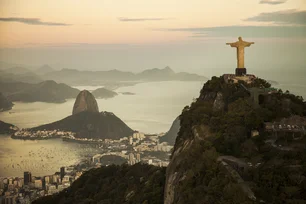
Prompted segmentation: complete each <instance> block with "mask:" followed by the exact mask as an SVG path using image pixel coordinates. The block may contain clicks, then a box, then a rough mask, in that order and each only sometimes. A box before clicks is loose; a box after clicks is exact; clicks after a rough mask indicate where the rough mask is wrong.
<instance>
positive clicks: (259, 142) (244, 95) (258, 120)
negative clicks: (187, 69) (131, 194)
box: [165, 77, 306, 204]
mask: <svg viewBox="0 0 306 204" xmlns="http://www.w3.org/2000/svg"><path fill="white" fill-rule="evenodd" d="M270 87H271V85H270V84H269V83H267V82H266V81H265V80H262V79H256V80H255V81H254V82H253V83H251V84H246V83H245V82H243V81H240V83H236V84H235V83H225V81H224V79H223V77H220V78H218V77H213V78H212V80H210V81H208V82H207V83H206V84H205V85H204V87H203V89H202V90H201V94H200V97H199V98H198V99H197V100H196V101H195V102H193V103H192V104H191V105H190V106H186V107H185V108H184V110H183V112H182V114H181V116H180V120H181V129H180V131H179V134H178V137H177V140H176V144H175V147H174V151H173V154H172V160H171V162H170V164H169V166H168V168H167V181H166V187H165V188H166V190H165V203H167V204H168V203H169V204H170V203H182V204H183V203H190V202H193V203H254V202H260V201H261V202H266V203H305V200H306V196H305V195H306V177H305V176H306V168H305V165H306V138H304V137H303V136H304V134H305V131H304V132H303V128H305V127H306V123H299V122H294V121H295V120H293V119H291V118H301V120H303V118H304V117H305V116H306V105H305V102H304V101H303V99H302V97H297V96H294V95H293V94H290V93H289V92H288V91H287V92H285V93H283V92H282V91H281V90H273V89H271V88H270ZM254 90H255V91H258V90H260V91H263V93H262V94H259V95H258V96H256V97H258V98H259V99H258V101H257V103H258V104H257V103H256V100H254V98H252V95H253V93H254V92H253V93H252V91H254ZM284 119H286V121H290V124H291V125H289V123H286V122H284V123H282V122H281V121H284ZM269 122H270V124H277V125H275V128H274V129H273V130H275V132H273V131H268V130H267V127H266V126H267V123H269ZM294 123H295V124H294ZM279 124H281V125H282V126H281V128H282V127H283V130H282V129H281V128H279V127H280V126H279ZM288 125H289V127H290V128H289V127H288ZM302 126H303V127H302ZM273 127H274V126H273ZM289 129H290V130H289ZM294 134H295V136H294ZM298 135H299V136H298ZM297 136H298V137H297ZM300 136H302V137H300ZM294 137H295V138H294ZM296 138H298V139H296ZM174 174H175V177H174V176H173V175H174ZM179 178H180V179H179ZM200 193H201V194H200Z"/></svg>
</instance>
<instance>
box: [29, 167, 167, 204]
mask: <svg viewBox="0 0 306 204" xmlns="http://www.w3.org/2000/svg"><path fill="white" fill-rule="evenodd" d="M164 182H165V168H159V167H155V166H150V165H147V164H135V165H133V166H128V165H122V166H115V165H111V166H108V167H101V168H98V169H92V170H90V171H88V172H86V173H85V174H83V175H82V176H81V177H80V178H79V179H78V180H76V181H75V182H74V183H73V184H72V186H71V187H70V188H68V189H66V190H63V191H62V192H60V193H59V194H56V195H52V196H46V197H43V198H40V199H38V200H36V201H34V202H33V204H54V203H58V204H68V203H73V204H123V203H130V204H134V203H139V204H160V203H163V190H164V184H165V183H164Z"/></svg>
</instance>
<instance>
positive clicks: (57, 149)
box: [0, 73, 306, 177]
mask: <svg viewBox="0 0 306 204" xmlns="http://www.w3.org/2000/svg"><path fill="white" fill-rule="evenodd" d="M279 74H280V75H282V74H281V73H279ZM282 76H283V78H279V79H281V80H277V79H275V78H276V77H275V75H270V77H268V79H271V80H276V81H277V82H278V85H274V87H276V88H281V89H283V90H284V91H285V90H287V89H288V90H290V92H292V93H294V94H297V95H301V96H303V97H304V98H306V82H305V80H304V78H305V77H306V76H304V75H300V76H298V77H296V78H295V79H291V78H287V77H284V76H285V75H282ZM204 83H205V82H150V83H140V84H136V85H134V86H128V87H122V88H119V89H117V90H116V92H117V93H119V95H118V96H116V97H114V98H111V99H97V102H98V105H99V109H100V111H109V112H113V113H114V114H115V115H117V116H118V117H119V118H121V119H122V120H123V121H124V122H125V123H126V124H127V125H128V126H130V127H131V128H132V129H134V130H139V131H141V132H144V133H161V132H166V131H168V130H169V128H170V126H171V124H172V122H173V120H174V119H175V118H176V117H177V116H178V115H179V114H180V113H181V111H182V109H183V108H184V107H185V106H186V105H190V103H191V102H192V100H193V99H194V98H197V97H198V96H199V92H200V90H201V88H202V86H203V84H204ZM76 88H78V89H80V90H83V89H87V90H90V91H92V90H95V89H96V88H99V87H91V86H86V87H76ZM121 92H131V93H135V95H124V94H120V93H121ZM73 104H74V99H71V100H68V101H67V102H65V103H62V104H53V103H41V102H35V103H15V105H14V107H13V109H12V110H11V111H6V112H2V113H0V120H3V121H5V122H8V123H12V124H15V125H17V126H18V127H20V128H28V127H34V126H38V125H42V124H46V123H50V122H54V121H57V120H60V119H63V118H65V117H67V116H69V115H71V113H72V108H73ZM95 153H98V150H97V149H95V148H92V147H89V146H88V145H85V144H76V143H69V142H64V141H62V140H61V139H52V140H43V141H22V140H13V139H11V138H10V137H9V136H8V135H6V136H5V135H0V177H3V176H22V175H23V172H24V171H31V172H32V175H35V176H43V175H48V174H53V173H54V172H56V171H59V168H60V167H61V166H69V165H72V164H74V163H76V162H78V161H80V160H81V159H83V158H85V157H87V156H88V155H93V154H95Z"/></svg>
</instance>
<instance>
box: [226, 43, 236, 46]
mask: <svg viewBox="0 0 306 204" xmlns="http://www.w3.org/2000/svg"><path fill="white" fill-rule="evenodd" d="M226 44H227V45H230V46H231V47H237V45H236V43H226Z"/></svg>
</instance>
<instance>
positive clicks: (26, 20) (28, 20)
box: [0, 17, 71, 26]
mask: <svg viewBox="0 0 306 204" xmlns="http://www.w3.org/2000/svg"><path fill="white" fill-rule="evenodd" d="M0 21H3V22H19V23H24V24H29V25H45V26H70V25H71V24H66V23H58V22H43V21H41V20H40V19H39V18H17V17H9V18H0Z"/></svg>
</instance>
